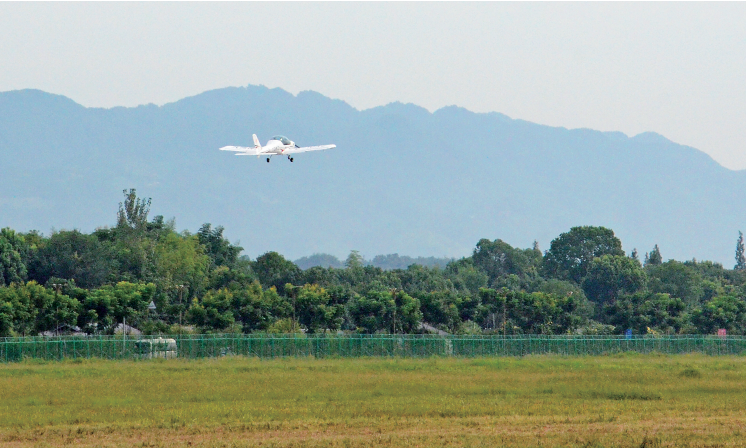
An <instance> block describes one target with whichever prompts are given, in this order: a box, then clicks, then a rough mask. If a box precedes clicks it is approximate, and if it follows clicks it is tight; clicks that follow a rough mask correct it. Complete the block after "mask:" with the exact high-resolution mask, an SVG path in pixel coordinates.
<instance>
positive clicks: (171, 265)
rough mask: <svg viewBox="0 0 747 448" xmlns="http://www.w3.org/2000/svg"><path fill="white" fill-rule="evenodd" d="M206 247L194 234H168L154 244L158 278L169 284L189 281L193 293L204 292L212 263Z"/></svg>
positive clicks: (169, 285)
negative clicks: (206, 252) (206, 253)
mask: <svg viewBox="0 0 747 448" xmlns="http://www.w3.org/2000/svg"><path fill="white" fill-rule="evenodd" d="M203 251H204V246H202V245H201V244H200V242H199V239H198V238H197V237H196V236H194V235H192V236H186V235H185V236H182V235H178V234H176V233H170V234H168V235H166V236H165V237H164V238H162V239H161V241H159V242H158V243H157V244H156V245H155V247H154V255H153V260H154V265H155V269H156V274H157V276H158V279H159V282H160V283H161V284H163V285H164V286H166V287H173V286H174V285H184V284H186V285H189V290H190V293H191V294H194V293H201V292H202V291H203V288H204V287H205V285H206V283H207V270H208V266H209V263H210V259H209V257H208V256H207V255H205V254H204V252H203ZM189 295H190V294H188V296H189Z"/></svg>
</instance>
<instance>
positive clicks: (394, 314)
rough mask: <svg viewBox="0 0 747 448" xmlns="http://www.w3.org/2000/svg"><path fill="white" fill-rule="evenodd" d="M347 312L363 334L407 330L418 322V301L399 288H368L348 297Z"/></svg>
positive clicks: (413, 328)
mask: <svg viewBox="0 0 747 448" xmlns="http://www.w3.org/2000/svg"><path fill="white" fill-rule="evenodd" d="M348 311H349V313H350V315H351V317H352V319H353V322H354V324H355V325H356V327H357V328H358V329H359V330H360V331H362V332H364V333H375V332H377V331H386V332H389V333H400V332H411V331H413V330H415V329H417V328H418V327H419V326H420V323H421V321H422V313H421V311H420V301H419V300H417V299H415V298H413V297H411V296H409V295H408V294H406V293H405V292H403V291H394V290H392V291H376V290H371V291H368V292H366V293H365V294H363V295H357V296H355V297H354V298H353V299H351V300H350V302H349V304H348Z"/></svg>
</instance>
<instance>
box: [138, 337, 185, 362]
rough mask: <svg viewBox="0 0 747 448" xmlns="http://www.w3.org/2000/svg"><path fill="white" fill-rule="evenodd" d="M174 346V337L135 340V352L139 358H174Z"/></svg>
mask: <svg viewBox="0 0 747 448" xmlns="http://www.w3.org/2000/svg"><path fill="white" fill-rule="evenodd" d="M176 347H177V346H176V340H175V339H164V338H157V339H136V340H135V352H136V353H137V356H138V357H139V358H140V359H151V358H163V359H171V358H176V355H177V349H176Z"/></svg>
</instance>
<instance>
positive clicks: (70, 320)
mask: <svg viewBox="0 0 747 448" xmlns="http://www.w3.org/2000/svg"><path fill="white" fill-rule="evenodd" d="M124 193H125V194H124V198H123V201H122V202H121V203H120V206H119V211H118V213H117V216H116V224H114V225H113V226H111V227H102V228H98V229H96V230H95V231H93V232H91V233H84V232H80V231H77V230H72V231H67V230H64V231H57V232H53V233H51V234H50V235H49V236H45V235H42V234H40V233H38V232H17V231H14V230H13V229H10V228H4V229H2V231H1V232H0V336H11V335H36V334H39V333H41V332H45V331H52V332H54V331H57V330H58V329H59V328H61V327H62V328H71V327H75V326H77V327H79V328H80V329H81V330H82V331H84V332H86V333H90V334H107V333H112V332H113V331H114V329H115V327H116V325H117V324H119V323H121V322H123V321H124V320H125V319H126V321H127V323H128V324H131V325H133V326H135V327H137V328H140V329H141V330H143V331H144V332H146V333H158V332H161V333H165V332H182V331H190V332H247V333H248V332H273V333H287V332H299V331H303V332H330V331H331V332H336V331H345V332H360V333H377V332H388V333H392V332H394V333H416V332H422V331H425V330H423V327H422V326H421V324H423V323H427V324H429V326H433V327H436V328H438V329H441V330H443V331H447V332H450V333H475V334H479V333H488V334H490V333H499V334H504V333H505V334H516V333H533V334H566V333H588V334H606V333H611V334H619V333H622V332H624V331H625V330H626V329H632V330H633V332H634V333H638V334H644V333H667V334H669V333H704V334H712V333H715V332H716V331H717V330H718V329H721V328H723V329H726V330H727V331H728V333H730V334H745V259H744V240H743V237H742V235H741V233H740V234H739V238H738V240H737V244H736V248H735V252H734V253H735V260H736V265H735V266H734V269H728V268H725V267H723V266H722V265H721V264H719V263H714V262H710V261H697V260H695V259H692V260H689V261H684V262H680V261H675V260H666V253H661V251H660V250H659V248H658V246H654V247H653V248H652V250H651V251H650V252H647V253H644V254H643V256H642V257H641V256H640V255H639V254H637V253H635V252H634V253H630V254H626V253H625V252H623V250H622V243H621V241H620V240H619V239H618V238H617V237H616V236H615V234H614V232H613V231H612V230H611V229H608V228H605V227H593V226H585V227H573V228H571V229H569V230H567V231H566V232H563V233H562V234H560V235H558V236H557V237H556V238H554V239H553V240H552V243H551V244H550V247H549V249H548V250H547V251H545V252H544V253H543V252H542V251H540V249H539V248H538V246H537V245H536V244H535V245H534V246H533V247H530V248H527V249H521V248H515V247H512V246H511V245H509V244H507V243H506V242H504V241H502V240H500V239H496V240H489V239H481V240H479V241H478V242H477V244H476V246H475V247H474V251H473V253H472V255H471V256H469V257H465V258H461V259H458V260H453V261H450V262H449V263H448V264H446V266H445V267H444V268H440V267H438V266H436V267H424V266H422V265H417V264H412V265H410V266H408V267H406V268H404V269H390V270H384V269H382V268H379V267H375V266H371V265H364V260H363V258H362V257H361V256H360V254H358V253H357V252H355V251H353V252H351V253H350V255H349V256H348V258H347V259H346V260H345V262H344V267H332V268H324V267H319V266H316V267H309V268H308V269H306V270H302V269H301V268H299V266H297V265H296V264H294V263H293V262H291V261H289V260H287V259H286V258H285V257H283V256H282V255H281V254H279V253H277V252H267V253H265V254H262V255H261V256H259V257H257V258H256V259H249V258H248V257H242V256H240V253H241V251H242V248H241V247H239V246H237V245H234V244H231V243H230V242H229V241H228V240H227V239H226V238H225V237H224V235H223V232H224V229H223V227H220V226H218V227H213V226H212V225H211V224H204V225H202V226H201V227H200V228H199V229H198V230H197V231H196V232H195V233H191V232H189V231H182V232H177V230H176V225H175V223H174V221H173V220H171V221H166V220H164V218H163V216H160V215H159V216H154V217H152V218H151V217H150V216H149V215H150V206H151V200H150V199H141V198H138V196H137V195H136V192H135V191H134V190H130V191H125V192H124ZM112 218H114V217H112ZM735 236H736V235H735ZM641 258H643V262H642V261H641ZM665 260H666V261H665ZM151 302H153V304H154V305H155V309H149V304H150V303H151Z"/></svg>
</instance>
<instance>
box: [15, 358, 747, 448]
mask: <svg viewBox="0 0 747 448" xmlns="http://www.w3.org/2000/svg"><path fill="white" fill-rule="evenodd" d="M0 445H2V446H7V447H36V446H39V447H41V446H90V447H120V446H145V447H147V446H154V447H160V446H163V447H181V446H184V447H186V446H198V447H233V446H236V447H244V446H246V447H252V446H278V447H286V446H287V447H291V446H339V447H349V446H419V447H431V446H449V447H451V446H457V447H468V446H472V447H479V446H485V447H498V446H516V447H519V446H521V447H523V446H543V447H555V446H587V447H617V446H621V447H639V446H662V447H664V446H673V447H674V446H677V447H680V446H692V447H717V446H718V447H721V446H723V447H731V446H745V359H744V358H740V357H706V356H699V355H683V356H657V355H621V356H608V357H577V358H566V357H544V356H541V357H525V358H510V359H509V358H498V359H496V358H490V359H488V358H480V359H441V358H432V359H421V360H417V359H336V360H316V359H286V360H274V361H260V360H257V359H246V358H225V359H214V360H203V361H182V360H169V361H163V360H152V361H145V362H113V361H85V362H82V363H73V362H69V363H44V364H38V363H21V364H8V365H2V366H0Z"/></svg>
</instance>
